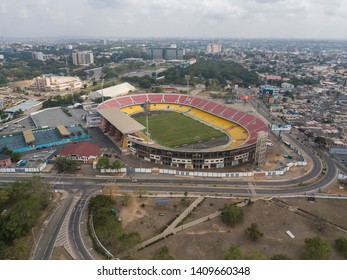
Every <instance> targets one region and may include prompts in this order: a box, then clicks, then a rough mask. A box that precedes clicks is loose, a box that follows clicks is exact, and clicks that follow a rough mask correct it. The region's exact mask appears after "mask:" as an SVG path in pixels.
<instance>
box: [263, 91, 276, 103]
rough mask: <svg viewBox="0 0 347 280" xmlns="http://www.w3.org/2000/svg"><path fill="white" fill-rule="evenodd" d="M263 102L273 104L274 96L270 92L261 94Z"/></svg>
mask: <svg viewBox="0 0 347 280" xmlns="http://www.w3.org/2000/svg"><path fill="white" fill-rule="evenodd" d="M262 97H263V102H264V103H265V104H273V103H275V98H274V97H273V96H272V95H271V94H270V93H265V94H263V96H262Z"/></svg>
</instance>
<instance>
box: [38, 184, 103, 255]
mask: <svg viewBox="0 0 347 280" xmlns="http://www.w3.org/2000/svg"><path fill="white" fill-rule="evenodd" d="M97 190H98V188H90V189H82V190H69V191H68V192H67V193H66V195H65V196H64V198H63V200H61V201H60V202H59V204H58V205H57V207H56V208H55V209H54V211H53V213H52V214H51V216H50V217H49V218H48V219H47V220H46V221H45V222H44V223H43V225H42V228H41V232H40V234H39V235H38V236H36V237H35V242H34V243H35V244H34V247H33V250H32V259H34V260H50V259H51V257H52V254H53V250H54V247H56V246H64V247H65V249H66V250H67V251H68V252H69V253H70V255H71V256H72V258H73V259H78V260H92V259H94V258H93V256H92V254H91V253H90V248H88V247H87V245H86V244H85V242H84V239H83V237H84V235H85V230H84V229H83V230H82V229H81V226H82V225H83V224H84V221H83V216H82V215H83V213H84V214H85V207H86V206H87V201H88V200H89V198H90V196H91V195H92V194H93V193H95V192H96V191H97Z"/></svg>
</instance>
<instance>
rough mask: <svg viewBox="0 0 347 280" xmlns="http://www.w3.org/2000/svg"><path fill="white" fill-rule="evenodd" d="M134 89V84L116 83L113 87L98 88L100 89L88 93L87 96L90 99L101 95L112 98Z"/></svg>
mask: <svg viewBox="0 0 347 280" xmlns="http://www.w3.org/2000/svg"><path fill="white" fill-rule="evenodd" d="M135 90H136V88H135V87H134V86H132V85H131V84H129V83H123V84H119V85H116V86H113V87H108V88H104V89H100V90H97V91H94V92H91V93H90V94H89V95H88V98H89V99H92V100H94V99H97V98H100V97H102V96H104V97H111V98H114V97H119V96H122V95H126V94H128V93H130V92H134V91H135Z"/></svg>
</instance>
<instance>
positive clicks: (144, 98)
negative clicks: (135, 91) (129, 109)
mask: <svg viewBox="0 0 347 280" xmlns="http://www.w3.org/2000/svg"><path fill="white" fill-rule="evenodd" d="M132 99H133V100H134V101H135V102H136V104H143V103H145V102H146V101H147V95H146V94H139V95H133V96H132Z"/></svg>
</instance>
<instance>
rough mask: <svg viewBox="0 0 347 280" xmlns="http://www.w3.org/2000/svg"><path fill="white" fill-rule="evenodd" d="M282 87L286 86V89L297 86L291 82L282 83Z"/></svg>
mask: <svg viewBox="0 0 347 280" xmlns="http://www.w3.org/2000/svg"><path fill="white" fill-rule="evenodd" d="M281 87H282V88H284V89H285V90H293V89H294V88H295V86H294V85H293V84H289V83H282V84H281Z"/></svg>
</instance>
